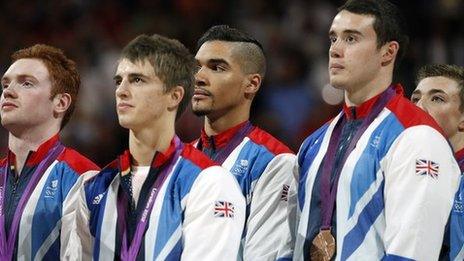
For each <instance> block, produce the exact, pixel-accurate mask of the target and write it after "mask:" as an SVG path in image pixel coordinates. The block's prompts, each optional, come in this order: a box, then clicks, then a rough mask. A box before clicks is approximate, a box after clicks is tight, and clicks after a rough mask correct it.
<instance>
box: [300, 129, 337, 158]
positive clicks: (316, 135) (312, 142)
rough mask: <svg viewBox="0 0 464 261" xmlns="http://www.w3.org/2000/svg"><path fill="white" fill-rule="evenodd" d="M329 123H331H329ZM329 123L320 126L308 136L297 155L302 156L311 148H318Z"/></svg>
mask: <svg viewBox="0 0 464 261" xmlns="http://www.w3.org/2000/svg"><path fill="white" fill-rule="evenodd" d="M330 122H331V121H330ZM330 122H328V123H326V124H324V125H322V127H320V128H319V129H317V130H316V131H315V132H313V133H312V134H311V135H309V136H308V137H307V138H306V139H305V140H304V141H303V143H302V144H301V146H300V149H299V151H298V155H304V154H305V153H306V152H307V151H308V150H309V149H310V148H312V147H313V146H320V144H321V143H322V139H323V138H324V135H325V134H326V132H327V129H328V127H329V125H330Z"/></svg>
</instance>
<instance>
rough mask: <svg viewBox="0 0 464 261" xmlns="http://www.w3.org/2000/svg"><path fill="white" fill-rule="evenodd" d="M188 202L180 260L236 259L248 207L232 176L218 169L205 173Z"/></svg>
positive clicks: (196, 181)
mask: <svg viewBox="0 0 464 261" xmlns="http://www.w3.org/2000/svg"><path fill="white" fill-rule="evenodd" d="M185 200H186V202H185V214H184V223H183V227H182V237H183V251H182V257H181V259H182V260H233V259H236V257H237V254H238V250H239V246H240V239H241V236H242V232H243V226H244V223H245V209H246V205H245V199H244V197H243V195H242V192H241V190H240V187H239V185H238V183H237V181H236V179H235V178H234V177H233V176H232V174H230V173H229V172H228V171H227V170H225V169H224V168H222V167H219V166H213V167H209V168H207V169H205V170H203V171H202V172H201V173H200V175H199V176H198V178H197V179H196V180H195V182H194V183H193V185H192V188H191V190H190V193H189V195H188V197H187V198H186V199H185Z"/></svg>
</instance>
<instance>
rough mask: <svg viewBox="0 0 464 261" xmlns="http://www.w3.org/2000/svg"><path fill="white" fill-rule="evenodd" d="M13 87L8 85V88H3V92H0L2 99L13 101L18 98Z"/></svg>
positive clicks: (11, 84)
mask: <svg viewBox="0 0 464 261" xmlns="http://www.w3.org/2000/svg"><path fill="white" fill-rule="evenodd" d="M13 87H14V84H13V83H10V84H9V85H8V87H3V90H2V96H3V98H10V99H14V98H17V97H18V93H16V91H15V89H14V88H13Z"/></svg>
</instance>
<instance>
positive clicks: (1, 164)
mask: <svg viewBox="0 0 464 261" xmlns="http://www.w3.org/2000/svg"><path fill="white" fill-rule="evenodd" d="M6 163H7V157H3V158H1V159H0V167H3V166H5V165H6Z"/></svg>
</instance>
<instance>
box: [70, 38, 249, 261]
mask: <svg viewBox="0 0 464 261" xmlns="http://www.w3.org/2000/svg"><path fill="white" fill-rule="evenodd" d="M194 65H195V61H194V59H193V56H192V55H191V54H190V52H189V51H188V50H187V48H185V47H184V46H183V45H182V44H181V43H180V42H179V41H177V40H174V39H168V38H166V37H163V36H160V35H153V36H147V35H140V36H138V37H137V38H135V39H134V40H132V41H131V42H130V43H129V44H128V45H127V46H126V47H125V48H124V49H123V51H122V54H121V58H120V60H119V61H118V66H117V70H116V74H115V76H114V81H115V85H116V104H117V113H118V119H119V124H120V125H121V126H122V127H124V128H127V129H129V149H128V150H126V151H125V152H124V153H123V154H122V155H120V156H119V157H118V158H117V159H116V160H115V161H113V162H112V163H110V164H109V165H108V166H106V167H105V168H104V169H103V170H102V171H101V172H100V173H99V174H98V175H96V176H94V177H92V178H91V179H90V180H89V181H88V182H87V183H86V184H85V186H84V187H85V190H84V192H83V193H82V194H83V195H85V197H82V198H81V201H80V203H81V204H80V206H79V214H80V215H79V216H78V218H79V219H78V221H79V224H82V222H81V221H82V220H84V222H85V221H86V222H88V228H89V229H85V226H81V228H82V230H81V233H90V235H88V234H87V235H85V234H83V235H82V236H83V237H82V243H83V246H84V247H83V249H84V256H85V258H84V260H89V259H90V257H89V256H88V255H89V254H90V253H92V250H93V259H94V260H114V259H121V260H127V261H133V260H225V259H230V258H231V257H235V256H236V255H237V253H238V250H239V246H240V237H241V234H242V233H241V232H242V230H243V225H244V221H245V199H244V197H243V196H242V194H241V191H240V187H239V186H238V184H237V182H236V181H235V179H234V177H233V176H232V175H231V174H230V173H229V172H228V171H227V170H225V169H224V168H222V167H220V166H216V164H214V162H212V161H211V160H210V159H209V158H208V157H206V156H205V155H203V153H201V152H200V151H198V150H196V149H195V148H193V146H191V145H189V144H184V143H182V142H181V141H180V140H179V138H178V137H177V136H176V134H175V129H174V123H175V120H176V118H178V116H179V115H180V114H181V113H182V112H183V111H184V109H185V107H186V105H187V104H188V103H189V101H190V98H191V95H192V92H193V84H194V83H193V81H194V69H195V66H194ZM92 239H93V242H94V243H93V247H92V246H89V243H90V242H92Z"/></svg>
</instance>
